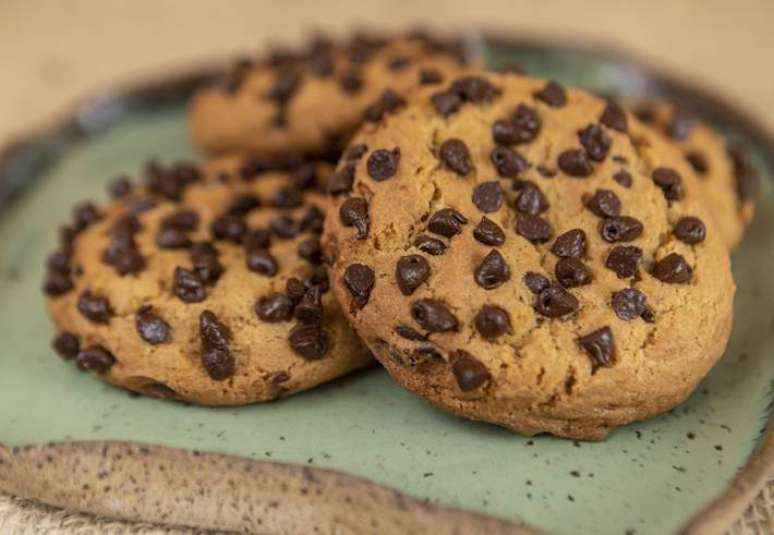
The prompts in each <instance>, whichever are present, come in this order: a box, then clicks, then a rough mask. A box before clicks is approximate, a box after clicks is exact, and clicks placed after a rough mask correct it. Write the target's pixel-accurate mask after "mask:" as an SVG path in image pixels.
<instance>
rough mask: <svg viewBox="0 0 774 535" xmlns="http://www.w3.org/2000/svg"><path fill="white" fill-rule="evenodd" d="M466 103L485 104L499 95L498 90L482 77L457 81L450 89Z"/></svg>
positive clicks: (471, 77) (463, 78)
mask: <svg viewBox="0 0 774 535" xmlns="http://www.w3.org/2000/svg"><path fill="white" fill-rule="evenodd" d="M450 89H451V90H452V91H453V92H455V93H456V94H457V95H459V96H460V97H461V98H462V100H463V101H465V102H484V101H488V100H492V99H493V98H494V97H495V96H497V95H498V94H499V91H498V89H497V88H496V87H495V86H493V85H492V84H491V83H489V81H488V80H486V79H485V78H482V77H480V76H464V77H462V78H458V79H457V80H455V81H454V82H453V83H452V85H451V88H450Z"/></svg>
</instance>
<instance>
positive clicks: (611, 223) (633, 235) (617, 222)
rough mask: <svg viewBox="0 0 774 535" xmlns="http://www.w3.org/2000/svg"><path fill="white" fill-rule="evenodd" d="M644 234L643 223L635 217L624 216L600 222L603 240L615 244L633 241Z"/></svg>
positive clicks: (600, 232) (600, 233)
mask: <svg viewBox="0 0 774 535" xmlns="http://www.w3.org/2000/svg"><path fill="white" fill-rule="evenodd" d="M641 234H642V223H640V221H639V220H638V219H635V218H634V217H630V216H626V215H622V216H618V217H611V218H609V219H605V220H603V221H600V222H599V235H600V236H602V239H603V240H605V241H607V242H610V243H615V242H619V241H632V240H634V239H637V238H639V237H640V235H641Z"/></svg>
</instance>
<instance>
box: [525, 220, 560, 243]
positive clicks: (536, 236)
mask: <svg viewBox="0 0 774 535" xmlns="http://www.w3.org/2000/svg"><path fill="white" fill-rule="evenodd" d="M553 232H554V231H553V229H552V228H551V225H550V224H549V223H548V221H546V220H545V219H543V218H542V217H540V216H536V215H530V214H520V215H519V217H518V219H517V220H516V233H517V234H519V235H521V236H524V237H525V238H526V239H527V240H529V241H530V242H532V243H535V244H538V243H545V242H547V241H548V240H550V239H551V236H552V235H553Z"/></svg>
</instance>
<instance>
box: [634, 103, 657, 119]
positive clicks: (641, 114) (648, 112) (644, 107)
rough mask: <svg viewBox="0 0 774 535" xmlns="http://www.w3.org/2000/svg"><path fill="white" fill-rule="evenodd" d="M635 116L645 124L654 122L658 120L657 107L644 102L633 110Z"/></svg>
mask: <svg viewBox="0 0 774 535" xmlns="http://www.w3.org/2000/svg"><path fill="white" fill-rule="evenodd" d="M633 113H634V116H635V117H637V119H639V120H640V121H642V122H643V123H645V124H652V123H653V122H654V121H655V120H656V116H657V113H656V109H655V108H654V107H653V106H652V105H651V104H649V103H647V102H642V103H640V104H638V105H637V107H636V108H634V110H633Z"/></svg>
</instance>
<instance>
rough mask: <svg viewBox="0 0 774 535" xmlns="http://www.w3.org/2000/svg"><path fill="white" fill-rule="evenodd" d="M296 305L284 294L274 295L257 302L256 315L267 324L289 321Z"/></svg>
mask: <svg viewBox="0 0 774 535" xmlns="http://www.w3.org/2000/svg"><path fill="white" fill-rule="evenodd" d="M294 306H295V303H294V302H293V301H292V300H291V299H290V298H289V297H288V296H287V295H285V294H283V293H278V292H277V293H272V294H269V295H266V296H263V297H261V298H259V299H258V301H256V302H255V313H256V314H257V315H258V317H259V318H260V319H262V320H263V321H265V322H268V323H273V322H277V321H288V320H289V319H290V318H292V317H293V307H294Z"/></svg>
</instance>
